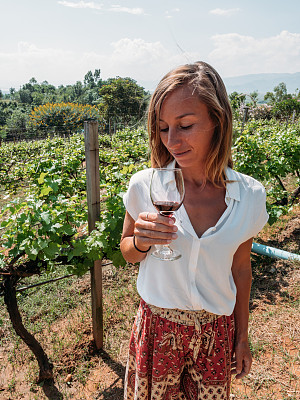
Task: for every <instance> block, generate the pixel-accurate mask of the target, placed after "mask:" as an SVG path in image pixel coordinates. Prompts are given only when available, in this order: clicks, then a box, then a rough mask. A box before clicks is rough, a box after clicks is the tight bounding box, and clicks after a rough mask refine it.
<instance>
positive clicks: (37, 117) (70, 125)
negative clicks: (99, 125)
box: [29, 103, 101, 133]
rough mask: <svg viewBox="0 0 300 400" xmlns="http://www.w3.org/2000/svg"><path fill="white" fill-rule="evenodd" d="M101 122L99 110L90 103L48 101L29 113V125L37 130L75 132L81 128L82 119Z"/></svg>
mask: <svg viewBox="0 0 300 400" xmlns="http://www.w3.org/2000/svg"><path fill="white" fill-rule="evenodd" d="M89 119H96V120H98V122H101V116H100V114H99V110H98V109H97V108H96V107H92V106H90V105H84V106H83V105H81V104H75V103H48V104H44V105H41V106H39V107H36V108H35V109H34V110H33V111H32V112H31V114H30V121H29V126H30V128H31V129H33V130H37V131H43V132H47V131H49V130H50V131H56V132H73V133H74V132H75V131H78V130H81V129H82V127H83V124H84V121H86V120H89Z"/></svg>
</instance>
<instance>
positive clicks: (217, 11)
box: [0, 0, 300, 91]
mask: <svg viewBox="0 0 300 400" xmlns="http://www.w3.org/2000/svg"><path fill="white" fill-rule="evenodd" d="M299 17H300V1H299V0H284V1H282V0H114V1H107V0H94V1H90V0H0V89H1V90H2V91H7V90H9V88H11V87H13V88H15V89H17V90H18V89H19V88H20V87H21V86H22V85H23V84H25V83H27V82H28V81H29V80H30V79H31V78H32V77H34V78H35V79H36V80H37V81H38V82H39V83H40V82H43V81H48V82H49V83H51V84H53V85H55V86H59V85H67V84H74V83H76V81H82V82H83V79H84V75H85V74H86V73H87V72H88V71H89V70H91V71H92V72H93V71H94V70H95V69H100V70H101V78H102V79H108V78H114V77H116V76H120V77H130V78H132V79H134V80H135V81H136V82H137V83H138V84H139V85H141V86H143V87H144V88H145V89H146V90H150V91H151V90H153V89H154V88H155V86H156V85H157V83H158V82H159V80H160V79H161V78H162V77H163V76H164V75H165V73H167V72H168V71H169V70H170V69H172V68H174V67H176V66H178V65H181V64H186V63H191V62H194V61H198V60H202V61H205V62H208V63H209V64H211V65H212V66H213V67H214V68H216V69H217V71H218V72H219V73H220V75H221V76H222V77H223V78H226V77H233V76H240V75H247V74H257V73H295V72H300V23H299V20H300V19H299Z"/></svg>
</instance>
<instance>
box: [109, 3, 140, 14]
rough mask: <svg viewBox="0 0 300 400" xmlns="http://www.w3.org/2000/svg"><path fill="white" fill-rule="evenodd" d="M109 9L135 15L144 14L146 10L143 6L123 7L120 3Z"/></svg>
mask: <svg viewBox="0 0 300 400" xmlns="http://www.w3.org/2000/svg"><path fill="white" fill-rule="evenodd" d="M108 10H109V11H113V12H124V13H128V14H134V15H143V14H145V12H144V10H143V9H142V8H128V7H122V6H120V5H113V6H112V7H111V8H109V9H108Z"/></svg>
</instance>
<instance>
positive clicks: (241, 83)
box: [224, 72, 300, 95]
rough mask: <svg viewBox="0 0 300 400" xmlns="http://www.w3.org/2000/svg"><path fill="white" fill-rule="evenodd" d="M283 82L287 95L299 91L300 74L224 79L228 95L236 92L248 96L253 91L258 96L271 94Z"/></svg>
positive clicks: (243, 76)
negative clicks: (256, 92) (258, 94)
mask: <svg viewBox="0 0 300 400" xmlns="http://www.w3.org/2000/svg"><path fill="white" fill-rule="evenodd" d="M281 82H284V83H285V84H286V87H287V91H288V93H295V91H296V89H300V72H296V73H294V74H251V75H242V76H233V77H230V78H224V83H225V85H226V88H227V92H228V93H232V92H235V91H236V92H238V93H246V94H249V93H251V92H253V91H255V90H257V91H258V93H260V94H263V95H264V94H266V93H267V92H273V89H274V87H275V86H277V85H278V84H279V83H281Z"/></svg>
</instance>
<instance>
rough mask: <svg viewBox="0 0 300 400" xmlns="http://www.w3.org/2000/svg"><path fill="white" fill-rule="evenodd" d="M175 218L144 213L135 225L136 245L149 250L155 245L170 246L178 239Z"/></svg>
mask: <svg viewBox="0 0 300 400" xmlns="http://www.w3.org/2000/svg"><path fill="white" fill-rule="evenodd" d="M174 223H175V218H174V217H165V216H163V215H160V214H157V213H147V212H142V213H140V214H139V217H138V219H137V220H136V221H135V223H134V230H133V233H134V235H135V244H136V246H137V247H138V248H139V249H141V250H145V249H148V248H149V247H150V246H152V245H154V244H162V245H163V244H170V243H171V242H172V240H174V239H176V238H177V234H176V232H177V230H178V228H177V226H175V225H174Z"/></svg>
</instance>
